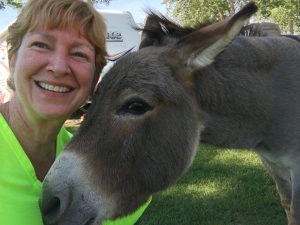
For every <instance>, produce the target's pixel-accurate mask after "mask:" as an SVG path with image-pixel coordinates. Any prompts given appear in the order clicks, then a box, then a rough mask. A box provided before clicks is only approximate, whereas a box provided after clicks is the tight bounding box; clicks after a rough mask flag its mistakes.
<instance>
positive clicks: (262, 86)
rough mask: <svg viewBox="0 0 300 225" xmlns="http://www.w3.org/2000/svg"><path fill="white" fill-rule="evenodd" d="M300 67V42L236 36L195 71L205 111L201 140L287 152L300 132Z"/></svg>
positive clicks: (295, 142) (230, 145)
mask: <svg viewBox="0 0 300 225" xmlns="http://www.w3.org/2000/svg"><path fill="white" fill-rule="evenodd" d="M299 71H300V42H297V41H295V40H293V39H290V38H287V37H280V36H278V37H241V36H239V37H237V38H235V39H234V41H233V42H232V43H231V44H230V45H229V46H228V47H227V49H226V50H225V51H223V52H222V53H221V54H220V55H219V56H218V57H217V58H216V61H215V63H214V64H212V65H210V66H208V67H206V68H204V69H201V71H199V73H201V74H200V75H199V76H196V80H197V81H196V82H195V83H196V85H197V90H198V93H199V104H201V108H202V110H203V111H204V112H207V113H205V119H204V120H205V123H206V129H205V130H204V131H203V132H202V135H201V139H202V140H203V141H207V142H210V143H214V144H218V145H222V146H228V147H243V148H256V147H258V146H259V148H261V146H262V145H263V146H265V147H266V148H269V149H272V151H279V152H280V154H281V153H282V154H284V153H285V152H287V151H288V150H287V148H288V146H291V145H295V144H298V141H297V140H298V137H299V136H300V132H299V131H300V130H299V127H300V100H299V97H300V74H299ZM212 90H214V91H212ZM207 93H209V94H207ZM220 134H221V135H220ZM233 134H235V135H233ZM294 147H295V146H294ZM299 150H300V149H299Z"/></svg>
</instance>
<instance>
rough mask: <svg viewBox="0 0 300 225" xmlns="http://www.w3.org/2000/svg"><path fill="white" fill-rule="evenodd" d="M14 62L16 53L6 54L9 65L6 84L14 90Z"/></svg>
mask: <svg viewBox="0 0 300 225" xmlns="http://www.w3.org/2000/svg"><path fill="white" fill-rule="evenodd" d="M15 64H16V55H15V54H13V55H8V65H9V73H10V74H9V75H8V78H7V81H6V83H7V85H8V87H9V88H10V89H11V90H15V83H14V69H15Z"/></svg>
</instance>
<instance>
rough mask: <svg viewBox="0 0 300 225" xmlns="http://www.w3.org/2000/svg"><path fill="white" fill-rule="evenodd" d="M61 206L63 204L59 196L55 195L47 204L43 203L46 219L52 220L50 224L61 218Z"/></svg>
mask: <svg viewBox="0 0 300 225" xmlns="http://www.w3.org/2000/svg"><path fill="white" fill-rule="evenodd" d="M60 206H61V204H60V200H59V198H58V197H53V198H51V199H50V200H49V201H48V202H47V204H43V207H42V209H41V210H42V213H43V217H44V219H46V221H49V222H50V223H49V224H52V222H51V221H55V220H57V219H58V218H59V216H60Z"/></svg>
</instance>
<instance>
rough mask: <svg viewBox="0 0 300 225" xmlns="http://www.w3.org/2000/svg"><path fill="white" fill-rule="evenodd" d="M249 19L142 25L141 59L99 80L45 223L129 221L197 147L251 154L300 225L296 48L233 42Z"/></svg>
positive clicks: (56, 176) (48, 191) (48, 202)
mask: <svg viewBox="0 0 300 225" xmlns="http://www.w3.org/2000/svg"><path fill="white" fill-rule="evenodd" d="M256 10H257V6H256V5H255V4H254V3H249V4H248V5H246V6H245V7H244V8H243V9H241V10H240V11H239V12H238V13H237V14H235V15H234V16H232V17H230V18H228V19H226V20H224V21H220V22H216V23H212V24H207V25H199V26H197V27H195V28H192V27H186V28H184V27H181V26H179V25H177V24H175V23H173V22H171V21H169V20H168V19H167V18H165V17H164V16H161V15H156V14H154V13H151V14H150V15H149V16H148V17H147V21H146V25H145V27H144V29H143V33H142V40H141V44H140V49H139V51H137V52H134V53H131V54H129V55H128V56H126V57H124V58H122V59H120V60H119V61H118V62H116V63H115V65H114V66H113V67H112V68H111V70H110V71H109V72H108V73H107V74H106V75H105V76H104V77H103V79H102V81H101V82H100V84H99V87H98V89H97V91H96V93H95V96H94V97H93V99H92V105H91V106H90V109H89V111H88V112H87V115H86V119H85V121H84V122H83V123H82V125H81V126H80V128H79V129H78V131H77V132H76V134H75V135H74V137H73V139H72V140H71V141H70V143H69V144H68V145H67V146H66V148H65V149H64V151H63V152H62V154H61V155H60V156H59V158H58V159H57V160H56V162H55V163H54V164H53V166H52V168H51V169H50V171H49V173H48V175H47V176H46V178H45V180H44V183H43V193H42V196H41V201H40V207H41V211H42V213H43V218H44V223H45V224H59V225H69V224H72V225H83V224H96V223H97V222H98V223H99V222H100V224H101V221H103V220H105V219H108V218H116V217H119V216H123V215H126V214H128V213H131V212H133V211H134V210H135V209H136V208H137V207H139V206H140V205H142V204H144V203H145V202H146V201H147V199H148V198H149V196H151V195H152V194H154V193H156V192H158V191H161V190H163V189H165V188H167V187H168V186H170V185H172V184H174V183H175V182H176V181H177V180H178V179H179V178H180V177H181V176H182V175H183V174H184V173H185V172H186V170H187V169H188V168H189V166H190V165H191V163H192V161H193V157H194V155H195V152H196V149H197V146H198V144H199V140H201V141H202V142H207V143H212V144H215V145H219V146H226V147H231V148H246V149H254V150H255V151H256V152H257V153H258V154H259V155H260V157H261V158H262V161H263V163H264V165H265V167H266V169H267V170H268V172H269V173H270V175H271V176H272V177H273V179H274V181H275V182H276V185H277V188H278V192H279V194H280V197H281V202H282V205H283V207H284V209H285V211H286V214H287V218H288V224H289V225H300V154H299V151H300V143H299V141H300V101H299V97H300V43H299V42H297V41H296V40H293V39H291V38H285V37H243V36H236V35H237V34H238V33H239V32H240V30H241V28H242V27H243V25H244V23H245V22H246V21H247V20H248V19H249V17H250V16H251V15H252V14H254V13H255V12H256Z"/></svg>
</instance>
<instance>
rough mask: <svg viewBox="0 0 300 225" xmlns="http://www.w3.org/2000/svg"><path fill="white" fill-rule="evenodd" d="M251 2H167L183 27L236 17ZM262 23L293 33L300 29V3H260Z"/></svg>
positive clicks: (273, 0) (269, 0)
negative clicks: (274, 24)
mask: <svg viewBox="0 0 300 225" xmlns="http://www.w3.org/2000/svg"><path fill="white" fill-rule="evenodd" d="M249 1H250V0H226V1H224V0H164V1H163V2H164V3H165V4H166V5H167V7H168V13H169V14H170V15H171V17H173V18H174V19H175V20H176V21H177V22H179V23H180V24H182V25H195V24H198V23H206V22H208V21H219V20H223V19H224V18H225V17H227V16H230V15H233V14H234V13H236V12H237V11H238V10H239V9H240V8H241V7H242V6H244V5H245V4H246V3H247V2H249ZM256 3H257V5H258V6H259V11H258V13H257V17H258V19H259V20H261V21H264V20H271V21H272V22H275V23H277V24H279V26H280V28H281V30H282V31H285V32H289V33H293V32H294V30H297V29H298V28H299V27H300V6H299V4H300V1H299V0H256Z"/></svg>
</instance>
